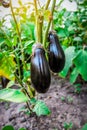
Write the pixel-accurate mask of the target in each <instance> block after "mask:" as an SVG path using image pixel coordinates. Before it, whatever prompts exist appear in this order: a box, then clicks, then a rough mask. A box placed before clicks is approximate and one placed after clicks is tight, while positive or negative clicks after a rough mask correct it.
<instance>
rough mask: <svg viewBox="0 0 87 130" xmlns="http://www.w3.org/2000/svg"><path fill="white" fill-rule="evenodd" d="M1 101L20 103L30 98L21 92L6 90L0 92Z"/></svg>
mask: <svg viewBox="0 0 87 130" xmlns="http://www.w3.org/2000/svg"><path fill="white" fill-rule="evenodd" d="M0 100H5V101H10V102H16V103H20V102H26V101H28V98H27V97H26V96H25V95H24V93H23V92H21V91H20V90H16V89H10V88H5V89H2V90H0Z"/></svg>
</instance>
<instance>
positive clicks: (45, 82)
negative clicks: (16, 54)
mask: <svg viewBox="0 0 87 130" xmlns="http://www.w3.org/2000/svg"><path fill="white" fill-rule="evenodd" d="M31 81H32V85H33V87H34V88H35V90H36V91H37V92H38V93H45V92H47V90H48V89H49V86H50V82H51V76H50V70H49V65H48V62H47V60H46V56H45V51H44V49H43V48H37V47H36V49H34V52H33V55H32V57H31Z"/></svg>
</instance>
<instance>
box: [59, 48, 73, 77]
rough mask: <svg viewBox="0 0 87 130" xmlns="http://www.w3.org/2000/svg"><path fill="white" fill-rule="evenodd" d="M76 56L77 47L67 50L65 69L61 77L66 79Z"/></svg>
mask: <svg viewBox="0 0 87 130" xmlns="http://www.w3.org/2000/svg"><path fill="white" fill-rule="evenodd" d="M74 56H75V47H74V46H70V47H68V48H67V49H66V50H65V57H66V61H65V67H64V69H63V70H62V71H61V73H60V76H62V77H65V76H66V75H67V73H68V71H69V69H70V67H71V66H72V61H73V58H74Z"/></svg>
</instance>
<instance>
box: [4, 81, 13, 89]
mask: <svg viewBox="0 0 87 130" xmlns="http://www.w3.org/2000/svg"><path fill="white" fill-rule="evenodd" d="M14 84H15V82H14V81H13V80H11V81H9V82H8V84H7V86H6V87H7V88H10V87H12V86H13V85H14Z"/></svg>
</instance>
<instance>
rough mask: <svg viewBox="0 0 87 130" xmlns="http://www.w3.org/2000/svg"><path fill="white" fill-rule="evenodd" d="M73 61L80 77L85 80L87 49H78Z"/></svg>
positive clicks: (86, 78) (86, 75) (86, 73)
mask: <svg viewBox="0 0 87 130" xmlns="http://www.w3.org/2000/svg"><path fill="white" fill-rule="evenodd" d="M73 62H74V64H75V66H76V68H77V70H78V72H79V73H80V74H81V75H82V78H83V79H84V80H86V81H87V51H85V50H83V49H82V50H79V51H78V53H77V56H76V57H75V58H74V60H73Z"/></svg>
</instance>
